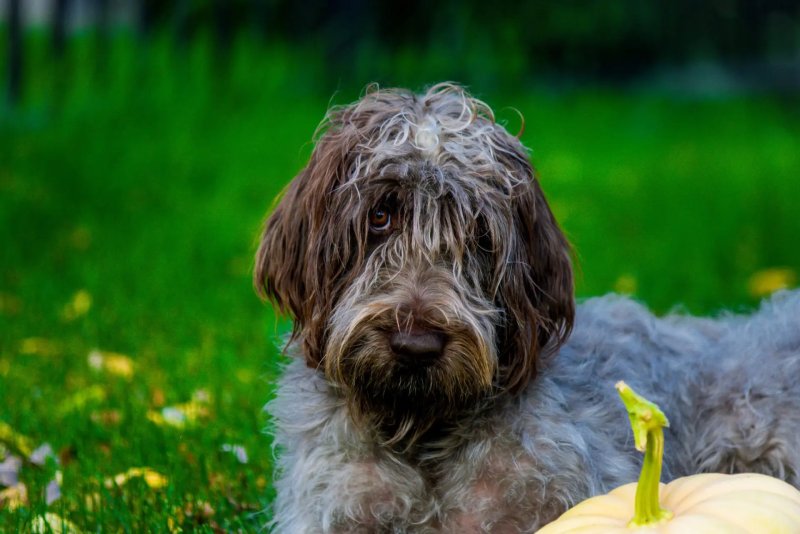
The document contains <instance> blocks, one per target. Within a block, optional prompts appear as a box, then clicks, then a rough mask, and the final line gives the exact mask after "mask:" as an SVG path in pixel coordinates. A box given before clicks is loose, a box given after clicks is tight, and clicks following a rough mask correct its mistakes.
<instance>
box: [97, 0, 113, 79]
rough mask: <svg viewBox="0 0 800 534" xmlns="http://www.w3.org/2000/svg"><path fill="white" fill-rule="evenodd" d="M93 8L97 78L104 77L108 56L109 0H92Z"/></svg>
mask: <svg viewBox="0 0 800 534" xmlns="http://www.w3.org/2000/svg"><path fill="white" fill-rule="evenodd" d="M94 8H95V23H96V25H97V28H96V30H95V31H96V34H95V35H96V36H95V58H96V64H95V69H96V71H95V72H96V74H97V77H98V78H99V79H104V78H105V77H106V72H107V71H108V56H109V45H110V43H109V33H110V29H109V25H110V19H111V11H110V5H109V0H94Z"/></svg>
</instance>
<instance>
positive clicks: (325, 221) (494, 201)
mask: <svg viewBox="0 0 800 534" xmlns="http://www.w3.org/2000/svg"><path fill="white" fill-rule="evenodd" d="M321 131H322V132H323V133H322V135H321V137H320V138H319V140H318V142H317V144H316V147H315V149H314V152H313V154H312V156H311V160H310V162H309V163H308V166H307V167H306V168H305V169H303V171H302V172H301V173H300V174H299V175H298V176H297V177H296V178H295V179H294V181H293V182H292V183H291V184H290V185H289V186H288V189H287V190H286V191H285V192H284V195H283V197H282V198H281V200H280V201H279V203H278V205H277V207H276V208H275V210H274V211H273V213H272V215H271V216H270V217H269V219H268V220H267V222H266V225H265V229H264V234H263V236H262V239H261V245H260V247H259V250H258V254H257V258H256V269H255V284H256V287H257V289H258V290H259V291H260V292H261V293H262V294H263V295H264V296H267V297H269V298H271V299H272V300H273V301H274V302H275V303H276V305H277V306H278V307H279V308H280V309H281V310H284V311H288V312H289V313H291V315H292V316H293V318H294V321H295V322H294V339H295V340H296V341H297V342H299V343H300V344H301V345H302V350H303V354H304V356H305V358H306V359H307V362H308V365H310V366H314V367H319V368H321V369H323V370H324V372H325V374H326V376H327V377H328V379H329V380H330V381H331V382H332V383H334V384H336V385H337V386H339V387H340V388H341V390H342V391H343V392H344V395H345V396H346V398H347V399H348V401H349V402H350V403H351V407H352V408H353V413H354V415H356V416H357V417H361V416H365V417H368V418H369V419H370V420H372V421H374V422H376V423H377V428H381V429H383V437H384V439H385V440H386V441H390V442H391V441H397V440H401V439H411V440H413V438H414V437H417V436H419V435H420V434H421V433H423V432H424V431H425V430H426V429H427V428H428V426H430V424H431V423H432V422H433V421H435V420H438V419H441V418H446V417H448V416H450V415H452V414H454V413H457V412H459V411H461V410H463V409H466V408H468V407H469V406H471V405H474V403H475V402H477V401H479V400H480V399H482V398H484V397H486V396H488V395H490V394H493V393H498V392H502V391H508V392H512V393H513V392H515V391H518V390H519V389H521V388H522V387H524V386H525V384H527V383H528V381H529V380H530V379H531V378H532V377H533V376H534V374H535V369H536V359H537V357H539V356H540V355H541V354H542V352H543V351H546V350H552V349H555V348H556V347H557V346H558V344H559V343H561V342H562V341H563V340H564V338H565V337H566V335H567V334H568V332H569V329H570V326H571V323H572V318H573V313H574V304H573V297H572V271H571V266H570V260H569V246H568V244H567V242H566V240H565V238H564V236H563V234H562V233H561V231H560V230H559V228H558V226H557V224H556V222H555V221H554V219H553V215H552V213H551V212H550V209H549V208H548V206H547V204H546V202H545V199H544V196H543V194H542V192H541V190H540V188H539V185H538V183H537V182H536V180H535V179H534V176H533V171H532V168H531V165H530V163H529V161H528V157H527V154H526V151H525V149H524V147H523V146H522V144H521V143H520V142H519V140H518V139H517V138H516V137H513V136H511V135H509V134H508V132H506V130H505V129H504V128H503V127H501V126H499V125H498V124H496V123H495V122H494V118H493V115H492V112H491V110H490V109H489V108H488V106H486V105H485V104H483V103H482V102H480V101H478V100H476V99H473V98H471V97H470V96H469V95H467V94H466V93H465V92H464V90H463V89H461V88H459V87H457V86H453V85H449V84H443V85H439V86H435V87H433V88H431V89H430V90H429V91H428V92H427V93H425V94H423V95H414V94H412V93H409V92H405V91H400V90H380V91H378V90H376V91H373V92H369V93H368V94H367V95H366V96H364V97H363V98H362V99H361V100H359V101H358V102H356V103H355V104H352V105H350V106H347V107H342V108H335V109H334V110H332V111H331V112H330V113H329V115H328V119H327V122H326V123H324V125H323V127H322V129H321Z"/></svg>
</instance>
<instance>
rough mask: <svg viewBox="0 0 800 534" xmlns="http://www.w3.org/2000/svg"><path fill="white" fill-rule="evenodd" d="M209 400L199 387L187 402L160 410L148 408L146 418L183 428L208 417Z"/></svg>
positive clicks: (208, 396)
mask: <svg viewBox="0 0 800 534" xmlns="http://www.w3.org/2000/svg"><path fill="white" fill-rule="evenodd" d="M210 402H211V397H210V395H209V394H208V392H207V391H205V390H203V389H199V390H197V391H195V392H194V394H193V395H192V400H190V401H189V402H184V403H181V404H174V405H172V406H165V407H164V408H161V410H149V411H148V412H147V418H148V419H149V420H150V421H152V422H153V423H155V424H157V425H159V426H171V427H175V428H184V427H186V426H187V425H191V424H194V423H196V422H197V421H198V420H200V419H204V418H206V417H208V416H209V415H210V413H209V408H208V404H209V403H210Z"/></svg>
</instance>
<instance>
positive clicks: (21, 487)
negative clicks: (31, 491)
mask: <svg viewBox="0 0 800 534" xmlns="http://www.w3.org/2000/svg"><path fill="white" fill-rule="evenodd" d="M27 504H28V488H27V487H25V484H23V483H22V482H19V483H17V484H14V485H13V486H11V487H8V488H6V489H4V490H2V491H0V508H7V509H8V510H16V509H17V508H19V507H20V506H27Z"/></svg>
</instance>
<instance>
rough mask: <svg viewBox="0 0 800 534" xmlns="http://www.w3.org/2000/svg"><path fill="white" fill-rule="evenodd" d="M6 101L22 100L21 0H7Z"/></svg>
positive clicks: (13, 103)
mask: <svg viewBox="0 0 800 534" xmlns="http://www.w3.org/2000/svg"><path fill="white" fill-rule="evenodd" d="M6 19H7V20H8V101H9V103H10V104H11V106H16V105H18V104H19V103H20V101H21V100H22V74H23V57H22V56H23V51H22V0H9V2H8V12H7V13H6Z"/></svg>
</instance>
